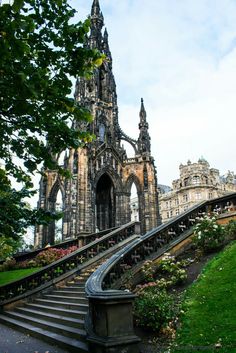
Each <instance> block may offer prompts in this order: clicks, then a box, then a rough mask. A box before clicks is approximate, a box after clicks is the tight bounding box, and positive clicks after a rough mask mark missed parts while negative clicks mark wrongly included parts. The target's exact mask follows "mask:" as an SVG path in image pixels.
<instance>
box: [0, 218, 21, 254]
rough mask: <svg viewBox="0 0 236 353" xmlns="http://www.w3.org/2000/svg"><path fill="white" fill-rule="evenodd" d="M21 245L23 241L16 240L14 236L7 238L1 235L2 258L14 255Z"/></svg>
mask: <svg viewBox="0 0 236 353" xmlns="http://www.w3.org/2000/svg"><path fill="white" fill-rule="evenodd" d="M0 224H1V220H0ZM0 228H1V225H0ZM0 232H1V231H0ZM20 246H21V241H19V240H15V239H13V238H7V237H6V236H4V235H2V236H0V260H5V259H6V258H8V257H9V256H11V255H13V254H14V253H15V251H16V250H17V249H18V248H19V247H20Z"/></svg>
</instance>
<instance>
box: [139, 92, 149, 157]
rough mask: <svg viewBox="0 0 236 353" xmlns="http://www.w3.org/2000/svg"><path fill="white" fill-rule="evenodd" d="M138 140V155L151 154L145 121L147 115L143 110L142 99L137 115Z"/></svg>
mask: <svg viewBox="0 0 236 353" xmlns="http://www.w3.org/2000/svg"><path fill="white" fill-rule="evenodd" d="M139 117H140V123H139V130H140V132H139V138H138V150H139V153H141V154H142V153H146V152H149V153H150V152H151V144H150V135H149V132H148V127H149V126H148V122H147V120H146V117H147V113H146V110H145V108H144V103H143V98H141V109H140V113H139Z"/></svg>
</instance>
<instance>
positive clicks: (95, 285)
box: [85, 193, 236, 353]
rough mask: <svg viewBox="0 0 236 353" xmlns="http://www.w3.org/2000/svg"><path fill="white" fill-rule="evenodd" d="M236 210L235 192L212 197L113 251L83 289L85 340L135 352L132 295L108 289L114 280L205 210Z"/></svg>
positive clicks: (179, 236) (179, 237)
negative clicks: (85, 297) (86, 313)
mask: <svg viewBox="0 0 236 353" xmlns="http://www.w3.org/2000/svg"><path fill="white" fill-rule="evenodd" d="M235 210H236V193H234V194H230V195H227V196H224V197H221V198H218V199H215V200H210V201H204V202H202V203H200V204H198V205H196V206H193V207H192V208H191V209H189V210H188V211H186V212H185V213H183V214H182V215H179V216H177V217H175V218H174V219H173V220H171V221H169V222H168V223H165V224H163V225H161V226H159V227H157V228H155V229H153V230H152V231H150V232H148V233H147V234H145V235H143V236H141V237H140V238H139V239H135V240H134V241H133V242H132V243H130V244H129V245H127V246H126V247H125V248H123V249H122V250H120V251H119V252H117V253H116V254H115V255H113V256H112V257H111V258H110V259H109V260H108V261H107V262H106V263H104V264H103V265H102V266H100V267H99V268H98V269H97V270H96V271H95V272H94V273H93V274H92V275H91V276H90V278H89V279H88V281H87V283H86V288H85V289H86V293H87V295H88V298H89V317H88V319H87V332H88V341H89V343H90V348H91V351H93V352H94V353H96V352H99V353H110V352H112V353H118V352H123V351H124V352H126V353H135V352H138V337H137V336H136V335H135V334H134V330H133V324H132V322H133V316H132V302H133V300H134V298H135V295H134V294H132V293H131V292H129V291H124V290H119V289H111V287H112V285H114V283H118V282H117V280H118V279H120V278H121V277H122V275H124V274H125V273H126V271H127V270H130V269H132V268H134V267H135V266H137V264H142V263H143V262H144V261H145V260H147V259H151V258H152V256H154V254H156V253H157V252H159V254H160V255H161V253H164V252H165V251H166V250H168V247H169V248H171V247H172V246H173V244H175V245H176V244H177V243H178V242H181V241H183V239H184V238H185V237H188V236H189V235H190V234H191V228H192V226H193V225H194V223H195V222H196V220H197V219H199V218H201V217H202V216H204V215H205V214H206V213H211V212H215V213H216V214H218V215H220V214H222V213H228V212H232V211H235Z"/></svg>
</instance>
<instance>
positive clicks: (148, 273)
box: [141, 260, 155, 282]
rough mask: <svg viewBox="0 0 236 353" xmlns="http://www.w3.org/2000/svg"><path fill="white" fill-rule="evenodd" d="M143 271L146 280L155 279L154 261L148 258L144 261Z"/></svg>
mask: <svg viewBox="0 0 236 353" xmlns="http://www.w3.org/2000/svg"><path fill="white" fill-rule="evenodd" d="M141 272H142V274H143V277H144V281H145V282H151V281H153V279H154V274H155V268H154V266H153V262H152V261H151V260H147V261H145V262H144V264H143V266H142V268H141Z"/></svg>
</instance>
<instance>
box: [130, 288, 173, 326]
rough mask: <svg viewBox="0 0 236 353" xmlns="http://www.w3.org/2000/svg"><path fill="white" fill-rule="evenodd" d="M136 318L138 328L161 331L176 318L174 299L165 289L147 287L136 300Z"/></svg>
mask: <svg viewBox="0 0 236 353" xmlns="http://www.w3.org/2000/svg"><path fill="white" fill-rule="evenodd" d="M134 316H135V318H136V322H137V325H138V326H141V327H144V328H146V329H151V330H153V331H154V330H158V331H159V330H160V329H161V328H162V327H164V326H166V325H167V324H168V322H169V321H170V320H171V319H172V318H173V316H174V305H173V298H172V296H171V295H169V294H167V292H166V290H165V289H162V290H160V289H159V288H158V287H157V286H155V285H153V286H147V287H146V288H145V289H143V290H142V291H141V292H140V293H139V296H138V297H137V298H136V299H135V302H134Z"/></svg>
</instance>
